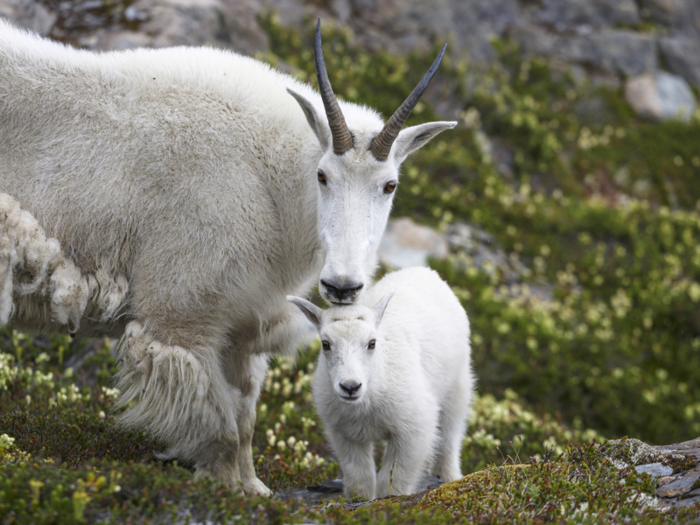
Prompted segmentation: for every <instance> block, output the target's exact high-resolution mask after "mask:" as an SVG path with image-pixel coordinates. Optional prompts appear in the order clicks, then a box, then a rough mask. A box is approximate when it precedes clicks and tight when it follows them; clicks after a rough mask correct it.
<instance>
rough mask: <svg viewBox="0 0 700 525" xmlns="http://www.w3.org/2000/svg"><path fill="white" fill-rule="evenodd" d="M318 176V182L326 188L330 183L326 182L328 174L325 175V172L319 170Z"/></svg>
mask: <svg viewBox="0 0 700 525" xmlns="http://www.w3.org/2000/svg"><path fill="white" fill-rule="evenodd" d="M317 175H318V182H320V183H321V184H323V185H324V186H325V185H326V184H328V183H327V182H326V174H325V173H323V170H318V173H317Z"/></svg>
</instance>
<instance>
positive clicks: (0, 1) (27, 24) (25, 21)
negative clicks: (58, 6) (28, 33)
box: [0, 0, 57, 35]
mask: <svg viewBox="0 0 700 525" xmlns="http://www.w3.org/2000/svg"><path fill="white" fill-rule="evenodd" d="M0 18H5V19H7V20H10V21H11V22H13V23H14V24H16V25H17V26H19V27H23V28H25V29H31V30H32V31H36V32H37V33H40V34H42V35H48V34H49V33H50V32H51V28H52V27H53V25H54V23H55V22H56V18H57V15H56V13H54V12H51V11H49V10H48V9H47V8H46V7H45V6H44V4H42V3H40V2H37V1H34V0H0Z"/></svg>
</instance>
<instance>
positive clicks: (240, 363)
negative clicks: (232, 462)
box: [224, 349, 272, 495]
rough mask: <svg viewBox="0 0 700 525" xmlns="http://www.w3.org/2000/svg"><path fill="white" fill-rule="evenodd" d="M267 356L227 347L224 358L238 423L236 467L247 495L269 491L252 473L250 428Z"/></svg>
mask: <svg viewBox="0 0 700 525" xmlns="http://www.w3.org/2000/svg"><path fill="white" fill-rule="evenodd" d="M267 367H268V365H267V356H264V355H246V354H242V353H241V352H240V350H238V349H230V350H229V355H227V359H226V360H225V365H224V372H225V374H226V379H227V380H228V381H229V383H231V384H232V385H233V386H234V387H235V391H236V392H237V394H238V395H239V399H237V404H238V407H237V414H236V422H237V424H238V437H239V447H238V468H239V470H240V474H241V482H242V483H243V490H244V491H246V492H248V493H250V494H263V495H267V494H271V493H272V491H271V490H270V489H269V488H267V487H266V486H265V484H264V483H263V482H262V481H260V479H259V478H258V477H257V476H256V474H255V463H254V460H253V430H254V428H255V417H256V411H255V405H256V404H257V401H258V398H259V397H260V388H261V386H262V382H263V381H264V379H265V374H266V372H267Z"/></svg>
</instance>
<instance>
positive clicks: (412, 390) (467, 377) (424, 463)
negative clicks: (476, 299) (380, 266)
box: [288, 268, 475, 499]
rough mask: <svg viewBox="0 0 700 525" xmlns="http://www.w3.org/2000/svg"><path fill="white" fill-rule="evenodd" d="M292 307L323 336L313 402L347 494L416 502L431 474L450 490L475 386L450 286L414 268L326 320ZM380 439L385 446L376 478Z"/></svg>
mask: <svg viewBox="0 0 700 525" xmlns="http://www.w3.org/2000/svg"><path fill="white" fill-rule="evenodd" d="M288 299H289V300H290V301H291V302H293V303H294V304H296V305H297V306H298V307H299V308H300V309H301V310H302V311H303V312H304V313H305V314H306V316H307V317H308V318H309V320H310V321H311V322H312V323H314V324H315V325H316V327H317V328H318V329H319V333H320V335H321V340H322V345H323V349H322V350H321V355H320V356H319V361H318V368H317V371H316V375H315V378H314V383H313V391H314V401H315V403H316V409H317V411H318V414H319V415H320V416H321V419H322V420H323V423H324V425H325V427H326V432H327V434H328V438H329V441H330V443H331V447H332V449H333V451H334V453H335V454H336V456H337V458H338V461H339V463H340V467H341V469H342V471H343V480H344V485H345V494H346V496H351V495H352V494H353V493H355V494H357V495H359V496H363V497H366V498H368V499H374V498H377V497H383V496H387V495H399V494H411V493H413V492H415V491H416V490H417V484H418V482H419V481H420V477H421V475H422V474H423V473H424V472H425V471H426V470H427V469H429V472H430V473H431V474H435V475H437V476H439V477H440V478H441V480H442V481H445V482H446V481H452V480H455V479H459V478H461V477H462V473H461V469H460V453H461V449H462V442H463V438H464V434H465V432H466V428H467V414H468V411H469V407H470V405H471V401H472V393H473V390H474V382H475V379H474V375H473V372H472V369H471V359H470V355H471V351H470V343H469V336H470V332H469V320H468V319H467V315H466V313H465V312H464V309H463V308H462V305H461V304H460V303H459V300H458V299H457V298H456V297H455V295H454V293H453V292H452V290H450V288H449V287H448V286H447V284H446V283H445V282H444V281H443V280H442V279H440V278H439V277H438V275H437V274H436V273H435V272H434V271H432V270H429V269H427V268H410V269H406V270H402V271H398V272H394V273H391V274H389V275H387V276H386V277H384V278H383V279H382V280H381V281H379V282H378V283H377V284H376V285H375V286H374V287H373V288H372V289H371V290H369V291H368V292H367V293H366V295H365V296H364V297H363V298H362V299H361V303H362V304H356V305H352V306H334V307H332V308H330V309H328V310H326V311H325V312H324V311H323V310H321V309H320V308H318V307H317V306H315V305H313V304H312V303H310V302H308V301H306V300H304V299H299V298H297V297H288ZM367 305H373V306H367ZM372 342H374V344H373V345H372ZM372 346H374V348H371V347H372ZM376 441H386V442H387V444H386V451H385V454H384V459H383V460H382V468H381V470H380V471H379V473H378V474H376V470H375V465H374V454H373V446H374V443H375V442H376Z"/></svg>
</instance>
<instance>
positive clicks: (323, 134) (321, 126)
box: [287, 88, 331, 151]
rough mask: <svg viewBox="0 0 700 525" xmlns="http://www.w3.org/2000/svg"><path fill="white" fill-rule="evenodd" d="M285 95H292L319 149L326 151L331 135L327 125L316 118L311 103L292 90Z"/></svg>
mask: <svg viewBox="0 0 700 525" xmlns="http://www.w3.org/2000/svg"><path fill="white" fill-rule="evenodd" d="M287 93H289V94H290V95H292V96H293V97H294V98H295V99H296V101H297V102H298V103H299V105H300V106H301V109H302V111H303V112H304V116H305V117H306V122H308V123H309V126H311V129H312V130H313V132H314V134H315V135H316V138H318V141H319V142H320V143H321V148H322V149H323V151H326V150H327V149H328V148H329V147H330V144H331V133H330V130H329V129H328V125H327V124H326V123H325V122H324V121H323V120H321V119H320V118H319V117H318V113H316V108H314V106H313V104H312V103H311V102H309V101H308V100H307V99H305V98H304V97H302V96H301V95H300V94H299V93H297V92H296V91H294V90H292V89H289V88H287Z"/></svg>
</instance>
